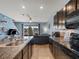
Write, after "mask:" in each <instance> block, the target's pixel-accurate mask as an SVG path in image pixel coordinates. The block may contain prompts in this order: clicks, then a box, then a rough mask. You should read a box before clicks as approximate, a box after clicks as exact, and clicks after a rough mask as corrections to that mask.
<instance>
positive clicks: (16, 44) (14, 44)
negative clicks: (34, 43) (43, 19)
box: [6, 41, 23, 46]
mask: <svg viewBox="0 0 79 59" xmlns="http://www.w3.org/2000/svg"><path fill="white" fill-rule="evenodd" d="M22 43H23V41H15V42H11V43H8V44H6V46H18V45H21V44H22Z"/></svg>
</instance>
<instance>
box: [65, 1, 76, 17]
mask: <svg viewBox="0 0 79 59" xmlns="http://www.w3.org/2000/svg"><path fill="white" fill-rule="evenodd" d="M66 7H67V17H69V16H71V15H72V13H73V12H75V11H76V0H70V2H69V3H68V4H67V5H66ZM73 15H74V14H73Z"/></svg>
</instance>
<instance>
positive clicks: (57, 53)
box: [49, 40, 72, 59]
mask: <svg viewBox="0 0 79 59" xmlns="http://www.w3.org/2000/svg"><path fill="white" fill-rule="evenodd" d="M49 42H50V45H49V48H50V50H51V53H52V55H53V56H54V58H55V59H72V57H70V56H69V55H67V54H66V53H64V51H63V50H62V48H63V47H61V46H60V45H59V44H57V42H54V41H53V40H49Z"/></svg>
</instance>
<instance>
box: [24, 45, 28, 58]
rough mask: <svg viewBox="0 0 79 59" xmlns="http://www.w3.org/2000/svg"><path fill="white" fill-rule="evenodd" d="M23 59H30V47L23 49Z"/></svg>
mask: <svg viewBox="0 0 79 59" xmlns="http://www.w3.org/2000/svg"><path fill="white" fill-rule="evenodd" d="M23 59H29V45H26V46H25V47H24V49H23Z"/></svg>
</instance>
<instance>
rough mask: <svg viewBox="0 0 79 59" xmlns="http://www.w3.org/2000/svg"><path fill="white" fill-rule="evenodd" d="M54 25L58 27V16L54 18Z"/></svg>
mask: <svg viewBox="0 0 79 59" xmlns="http://www.w3.org/2000/svg"><path fill="white" fill-rule="evenodd" d="M54 25H55V26H57V25H58V17H57V14H56V15H55V16H54Z"/></svg>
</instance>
